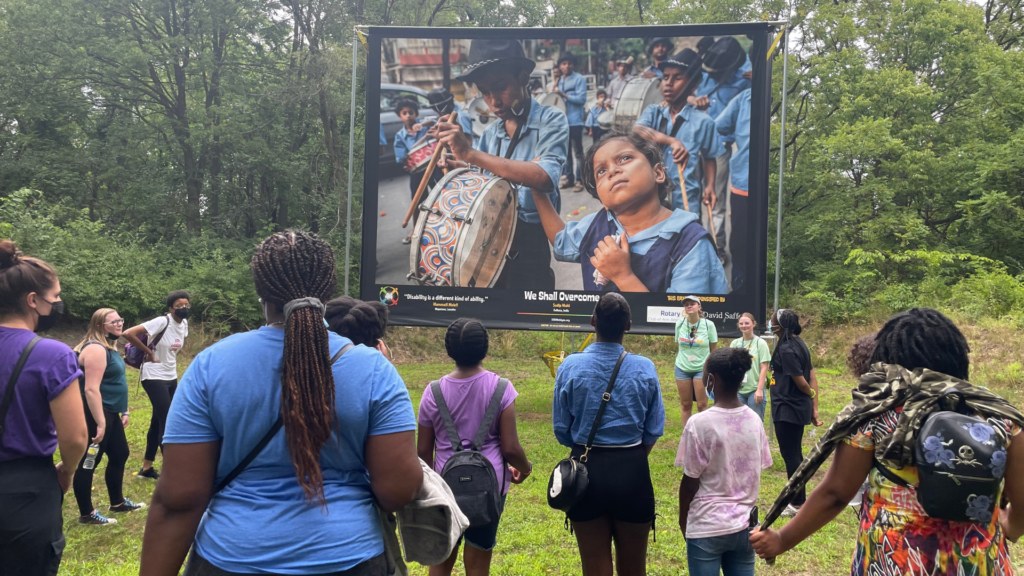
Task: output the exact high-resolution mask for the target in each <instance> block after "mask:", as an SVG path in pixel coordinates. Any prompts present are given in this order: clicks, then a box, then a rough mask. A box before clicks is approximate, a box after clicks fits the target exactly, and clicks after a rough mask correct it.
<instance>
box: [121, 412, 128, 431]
mask: <svg viewBox="0 0 1024 576" xmlns="http://www.w3.org/2000/svg"><path fill="white" fill-rule="evenodd" d="M121 426H122V427H123V428H127V427H128V413H127V412H125V413H124V414H121Z"/></svg>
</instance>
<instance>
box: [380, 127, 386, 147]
mask: <svg viewBox="0 0 1024 576" xmlns="http://www.w3.org/2000/svg"><path fill="white" fill-rule="evenodd" d="M379 126H380V145H381V146H387V145H388V139H387V138H385V137H384V125H383V124H380V125H379Z"/></svg>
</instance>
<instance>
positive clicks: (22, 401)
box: [0, 240, 89, 576]
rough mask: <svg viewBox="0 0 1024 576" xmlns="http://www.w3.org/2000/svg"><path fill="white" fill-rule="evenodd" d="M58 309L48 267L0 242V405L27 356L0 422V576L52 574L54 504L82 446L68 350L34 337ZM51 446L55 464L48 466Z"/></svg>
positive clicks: (56, 543)
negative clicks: (57, 458) (57, 451)
mask: <svg viewBox="0 0 1024 576" xmlns="http://www.w3.org/2000/svg"><path fill="white" fill-rule="evenodd" d="M63 310H64V302H62V301H61V299H60V281H58V280H57V273H56V272H54V270H53V268H51V267H50V265H49V264H47V263H46V262H43V261H42V260H39V259H38V258H31V257H28V256H22V254H21V252H20V251H19V250H18V247H17V246H16V245H15V244H14V242H11V241H10V240H0V404H2V403H3V400H2V399H3V398H5V397H6V396H7V392H8V391H9V390H8V383H9V382H10V381H11V380H12V376H13V375H14V374H13V373H14V369H15V366H17V365H18V364H19V359H20V358H21V357H22V356H25V351H26V350H27V351H28V355H27V356H25V361H24V363H22V369H21V373H20V375H19V376H18V378H17V379H16V380H15V381H14V383H13V386H14V388H13V390H12V391H11V392H12V393H11V396H10V398H9V399H8V402H9V406H8V409H7V412H6V416H5V417H4V419H3V422H0V424H2V425H3V431H2V432H0V510H2V511H3V512H2V513H0V567H2V568H0V572H3V573H4V575H5V576H7V575H11V576H35V575H37V574H56V573H57V568H58V567H59V565H60V559H61V555H62V554H63V552H64V535H63V533H62V527H63V520H62V518H61V512H60V506H61V500H62V499H63V494H64V493H66V492H67V491H68V488H69V487H70V486H71V481H72V478H73V477H74V475H75V466H77V465H78V461H79V460H81V458H82V454H84V453H85V447H86V444H87V443H88V441H89V439H88V438H87V436H86V434H87V432H86V429H85V416H84V415H83V413H82V396H81V395H80V394H79V392H78V387H77V386H72V384H74V383H75V382H76V381H77V380H78V377H79V376H81V375H82V371H81V370H79V369H78V362H76V361H75V353H74V352H72V351H71V349H70V348H68V347H67V345H66V344H63V343H61V342H57V341H56V340H50V339H47V338H42V339H38V340H37V336H36V335H35V334H34V332H43V331H45V330H48V329H50V328H52V327H53V326H54V324H56V323H57V319H58V318H60V315H61V313H62V312H63ZM33 342H34V345H33ZM29 346H32V348H31V349H29V348H28V347H29ZM0 413H3V411H2V410H0ZM58 446H60V457H61V461H60V462H59V463H58V464H57V465H56V467H54V464H53V453H54V450H55V449H56V448H57V447H58ZM26 487H29V488H30V489H26Z"/></svg>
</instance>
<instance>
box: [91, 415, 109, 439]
mask: <svg viewBox="0 0 1024 576" xmlns="http://www.w3.org/2000/svg"><path fill="white" fill-rule="evenodd" d="M106 433H107V422H106V420H104V421H103V422H97V423H96V435H95V436H93V437H92V443H93V444H99V443H100V442H102V441H103V436H104V435H105V434H106Z"/></svg>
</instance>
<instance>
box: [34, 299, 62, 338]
mask: <svg viewBox="0 0 1024 576" xmlns="http://www.w3.org/2000/svg"><path fill="white" fill-rule="evenodd" d="M48 304H49V305H50V313H49V314H47V315H46V316H43V315H42V314H39V311H38V310H36V314H39V324H37V325H36V332H46V331H47V330H49V329H50V328H53V327H54V326H56V325H57V320H59V319H60V316H61V314H63V313H64V302H62V301H60V300H58V301H56V302H48Z"/></svg>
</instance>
